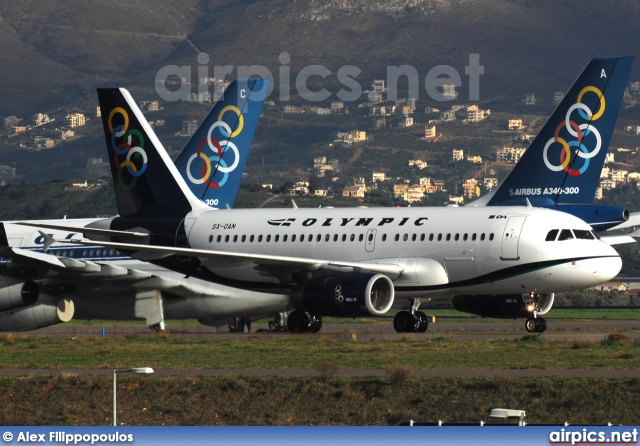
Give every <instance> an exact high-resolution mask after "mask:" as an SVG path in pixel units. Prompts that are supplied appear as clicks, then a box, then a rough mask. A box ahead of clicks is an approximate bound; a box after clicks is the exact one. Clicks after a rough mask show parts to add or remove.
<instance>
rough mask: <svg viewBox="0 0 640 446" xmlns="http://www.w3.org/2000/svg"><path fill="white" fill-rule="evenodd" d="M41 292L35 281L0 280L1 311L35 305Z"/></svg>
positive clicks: (4, 278)
mask: <svg viewBox="0 0 640 446" xmlns="http://www.w3.org/2000/svg"><path fill="white" fill-rule="evenodd" d="M39 294H40V290H39V287H38V284H37V283H35V282H34V281H33V280H27V281H24V280H19V279H13V278H11V277H2V280H0V311H7V310H13V309H15V308H21V307H26V306H29V305H33V304H34V303H36V302H37V300H38V295H39Z"/></svg>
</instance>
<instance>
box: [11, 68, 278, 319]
mask: <svg viewBox="0 0 640 446" xmlns="http://www.w3.org/2000/svg"><path fill="white" fill-rule="evenodd" d="M268 85H269V80H262V79H238V80H236V81H233V82H231V83H230V85H229V87H228V88H227V89H226V91H225V93H224V94H225V96H223V98H221V99H220V101H218V103H217V104H216V105H215V106H214V107H213V108H212V110H211V111H210V112H209V114H208V115H207V117H206V118H205V119H204V120H203V122H202V125H201V126H200V127H199V128H198V130H197V131H196V133H195V134H194V135H193V136H192V138H191V139H190V140H189V142H188V143H187V144H186V145H185V147H184V149H183V150H182V151H181V153H180V154H179V155H178V157H177V158H176V160H175V163H176V165H179V166H183V169H184V170H182V172H183V174H184V177H185V179H186V180H187V181H188V184H191V186H192V190H193V192H194V193H198V194H199V196H200V198H201V200H202V201H203V202H204V203H207V204H208V205H209V206H211V207H212V208H221V209H226V208H230V207H233V204H234V201H235V197H236V194H237V191H238V187H239V184H240V180H241V176H242V172H243V170H244V165H245V163H246V160H247V156H248V153H249V150H250V146H251V142H252V139H253V135H254V132H255V129H256V127H257V123H258V119H259V116H260V113H261V110H262V105H263V102H264V97H265V94H264V92H265V91H266V89H267V88H268ZM249 96H250V99H251V100H250V101H249ZM116 113H117V112H116ZM232 129H233V131H232ZM225 134H226V136H225ZM132 135H133V136H129V137H127V139H128V141H125V142H122V144H119V145H120V146H122V147H126V146H127V145H129V146H131V141H132V140H131V138H132V137H135V136H136V134H135V133H132ZM229 135H231V136H230V137H229ZM207 138H208V141H209V143H210V144H205V143H206V142H207ZM220 141H221V142H222V144H221V143H220ZM122 147H121V148H119V150H120V151H122V150H127V148H129V147H127V148H124V149H123V148H122ZM211 147H213V148H214V149H215V152H210V150H211ZM131 149H133V150H130V152H131V153H132V155H130V159H129V160H126V159H125V160H123V162H121V164H120V166H121V167H123V168H124V169H127V170H128V171H130V172H131V171H133V172H134V173H139V172H140V171H141V170H142V169H143V168H144V167H142V168H141V169H140V170H137V171H136V169H138V167H140V165H138V166H137V167H136V165H135V163H136V162H137V160H139V159H140V153H139V151H138V149H139V148H133V147H131ZM194 158H197V159H196V160H194ZM205 159H206V161H204V160H205ZM214 162H215V164H213V166H214V168H212V169H205V168H203V166H206V165H207V163H208V165H209V166H210V165H211V164H212V163H214ZM187 167H189V168H190V169H191V170H190V171H189V170H186V168H187ZM219 167H220V168H224V171H222V170H220V169H219ZM198 174H199V175H200V177H199V178H197V176H198ZM205 174H206V175H208V177H207V178H205V177H204V176H205ZM133 178H135V176H133ZM191 179H194V180H195V181H191ZM203 185H204V190H203V188H202V186H203ZM97 220H100V219H97V218H90V219H87V218H85V219H63V220H39V221H31V222H30V223H31V224H37V225H40V227H42V228H49V229H52V230H53V232H51V231H48V232H49V234H48V236H55V237H56V238H59V239H70V238H72V237H78V236H79V232H78V231H79V228H82V227H84V226H86V225H88V224H90V223H93V222H95V221H97ZM15 223H17V222H9V221H5V222H2V232H3V234H2V235H0V241H4V243H0V245H2V248H0V255H1V256H2V257H3V259H4V260H3V261H0V293H4V294H5V295H6V296H7V297H6V299H7V303H6V304H4V305H3V304H2V298H0V331H17V330H26V329H35V328H40V327H42V326H46V325H49V324H50V323H52V322H53V323H57V322H59V321H60V320H65V318H67V317H68V314H69V310H66V311H61V310H59V309H58V308H57V305H58V303H60V302H61V304H60V305H61V308H64V307H65V305H70V302H75V311H74V313H75V317H76V318H79V317H82V315H83V309H84V306H85V305H84V303H85V301H87V302H90V305H94V306H96V308H100V307H101V305H102V306H104V304H102V303H101V300H100V299H99V298H98V299H94V298H93V297H89V298H85V297H84V295H85V294H89V295H90V296H97V295H101V294H105V295H106V294H108V293H110V292H114V291H115V292H116V293H118V292H119V288H123V287H129V286H131V289H130V290H128V291H129V294H131V292H132V291H133V294H134V296H133V297H132V298H131V300H132V302H135V301H136V298H135V294H136V293H148V292H152V291H160V292H176V290H179V291H180V292H181V293H183V294H188V293H190V292H194V293H196V294H198V295H199V294H201V293H202V292H203V291H202V290H203V288H204V284H202V283H198V281H197V279H194V280H191V281H189V283H188V284H186V283H185V282H186V281H185V280H184V278H183V277H182V276H180V275H179V274H175V273H173V272H171V271H167V270H163V269H162V268H159V267H156V266H155V265H152V264H149V263H148V262H142V261H139V260H135V259H132V258H130V257H128V256H126V255H124V254H122V253H120V252H117V251H115V250H106V249H101V248H100V247H98V246H91V247H78V246H77V245H70V244H63V245H60V246H59V247H58V248H57V249H56V250H54V251H51V253H50V254H45V253H43V251H44V245H45V236H44V235H41V234H40V233H39V232H38V231H37V230H35V229H32V228H27V227H25V226H22V225H17V224H15ZM60 225H64V227H66V229H62V230H61V229H58V226H60ZM52 254H54V255H52ZM154 281H155V282H157V285H158V289H157V290H154V289H153V282H154ZM230 294H233V293H232V292H230ZM0 295H2V294H0ZM69 297H71V298H72V300H70V299H68V298H69ZM65 299H67V300H65ZM106 299H108V297H106V296H104V297H103V300H106ZM112 300H113V299H112ZM128 305H129V304H128ZM109 308H110V307H109V306H107V308H101V309H100V311H102V313H101V314H102V315H103V316H100V315H98V316H95V315H94V313H93V312H89V316H90V317H92V318H98V317H99V318H106V317H107V315H108V314H111V313H114V311H113V310H109ZM139 311H142V310H139ZM269 314H270V315H271V314H275V313H273V312H271V313H269ZM143 316H144V315H143ZM116 318H117V314H116ZM203 318H206V312H205V313H203ZM203 320H204V319H203ZM148 322H149V323H148V325H156V324H155V323H152V322H151V321H148ZM205 322H206V321H205ZM222 322H223V321H222V320H218V321H216V325H217V326H220V325H222ZM232 324H233V325H232V327H231V328H232V329H233V327H234V325H235V324H240V325H241V327H239V328H242V326H244V325H246V320H242V319H236V320H232ZM163 325H164V324H163V322H162V321H160V323H159V324H158V326H159V327H161V328H163Z"/></svg>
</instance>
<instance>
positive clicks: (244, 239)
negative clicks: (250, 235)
mask: <svg viewBox="0 0 640 446" xmlns="http://www.w3.org/2000/svg"><path fill="white" fill-rule="evenodd" d="M285 237H286V235H285ZM246 241H247V236H246V235H243V236H242V243H244V242H246Z"/></svg>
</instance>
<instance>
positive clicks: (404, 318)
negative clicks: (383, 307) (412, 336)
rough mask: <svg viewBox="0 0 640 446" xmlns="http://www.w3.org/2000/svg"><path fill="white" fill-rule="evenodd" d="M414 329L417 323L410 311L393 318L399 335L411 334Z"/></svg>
mask: <svg viewBox="0 0 640 446" xmlns="http://www.w3.org/2000/svg"><path fill="white" fill-rule="evenodd" d="M414 327H415V322H414V319H413V314H411V312H410V311H406V310H402V311H398V313H396V316H395V317H394V318H393V328H394V329H395V330H396V332H397V333H411V332H412V331H413V329H414Z"/></svg>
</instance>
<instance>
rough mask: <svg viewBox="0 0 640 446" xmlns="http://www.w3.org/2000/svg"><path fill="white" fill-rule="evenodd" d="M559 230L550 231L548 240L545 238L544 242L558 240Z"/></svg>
mask: <svg viewBox="0 0 640 446" xmlns="http://www.w3.org/2000/svg"><path fill="white" fill-rule="evenodd" d="M558 232H559V230H558V229H552V230H551V231H549V233H548V234H547V238H545V239H544V240H545V241H546V242H552V241H554V240H555V239H556V237H557V236H558Z"/></svg>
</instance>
